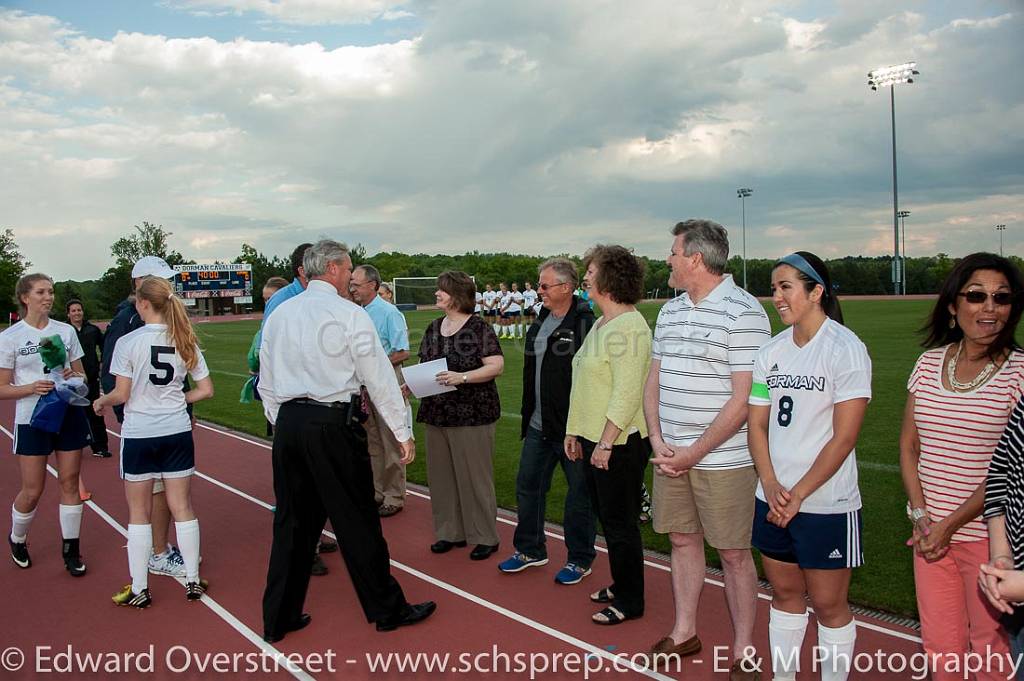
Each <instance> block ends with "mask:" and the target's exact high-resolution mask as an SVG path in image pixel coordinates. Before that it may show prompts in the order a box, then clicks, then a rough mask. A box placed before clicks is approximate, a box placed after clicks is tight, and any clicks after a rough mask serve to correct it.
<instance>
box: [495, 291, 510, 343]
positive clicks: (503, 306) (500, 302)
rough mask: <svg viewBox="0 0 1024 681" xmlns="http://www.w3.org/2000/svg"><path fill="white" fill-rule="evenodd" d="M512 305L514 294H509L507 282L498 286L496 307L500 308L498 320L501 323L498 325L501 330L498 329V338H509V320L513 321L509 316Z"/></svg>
mask: <svg viewBox="0 0 1024 681" xmlns="http://www.w3.org/2000/svg"><path fill="white" fill-rule="evenodd" d="M511 304H512V294H511V293H509V291H508V286H506V285H505V282H501V283H499V284H498V297H497V300H496V305H497V308H498V318H499V322H498V325H499V328H498V338H507V337H508V325H509V319H511V318H510V317H509V314H508V307H509V305H511Z"/></svg>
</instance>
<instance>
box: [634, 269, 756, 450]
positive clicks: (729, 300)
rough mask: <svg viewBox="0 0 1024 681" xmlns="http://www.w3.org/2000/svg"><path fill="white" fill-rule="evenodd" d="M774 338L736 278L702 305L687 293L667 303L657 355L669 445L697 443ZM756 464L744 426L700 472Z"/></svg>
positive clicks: (658, 329)
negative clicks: (735, 378) (735, 380)
mask: <svg viewBox="0 0 1024 681" xmlns="http://www.w3.org/2000/svg"><path fill="white" fill-rule="evenodd" d="M770 338H771V325H770V324H769V322H768V315H767V314H765V311H764V308H763V307H762V306H761V303H759V302H758V300H757V298H755V297H754V296H752V295H750V294H749V293H747V292H746V291H744V290H743V289H742V288H740V287H739V286H737V285H736V283H735V282H734V281H733V278H732V275H731V274H727V275H725V276H724V278H723V279H722V282H721V283H720V284H719V285H718V286H716V287H715V288H714V289H713V290H712V291H711V293H709V294H708V295H707V297H705V298H704V299H703V300H701V301H700V303H699V304H697V305H694V304H693V301H692V300H690V296H689V295H688V294H686V293H683V294H682V295H680V296H678V297H676V298H673V299H672V300H670V301H669V302H667V303H665V306H664V307H662V308H661V311H660V312H659V313H658V322H657V325H656V326H655V328H654V344H653V346H652V352H651V357H652V359H654V360H656V361H658V362H661V372H660V376H659V379H658V383H659V386H660V395H659V398H658V414H659V417H660V420H661V436H662V438H663V439H664V440H665V442H666V443H668V444H670V445H672V446H674V447H679V446H685V445H690V444H693V443H694V442H695V441H696V440H697V439H698V438H699V437H700V436H701V435H702V434H703V433H704V431H705V430H706V429H707V427H708V426H709V425H711V422H712V421H714V420H715V417H717V416H718V412H720V411H721V410H722V407H723V406H725V403H726V402H728V400H729V398H730V397H732V374H733V372H739V371H753V367H754V358H755V357H756V356H757V352H758V350H760V348H761V346H762V345H764V344H765V343H766V342H767V341H768V339H770ZM744 398H746V396H744ZM752 465H753V461H752V460H751V458H750V450H749V449H748V448H747V424H746V423H744V424H743V426H742V427H741V428H740V430H739V431H738V432H737V433H736V434H735V435H733V436H732V437H730V438H729V439H728V440H726V441H725V442H723V443H722V444H721V445H719V446H718V448H717V449H715V450H713V451H711V452H709V453H708V454H707V456H705V457H704V458H703V459H701V461H700V463H698V464H697V466H696V468H698V469H701V470H727V469H731V468H745V467H747V466H752Z"/></svg>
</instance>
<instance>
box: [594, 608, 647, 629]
mask: <svg viewBox="0 0 1024 681" xmlns="http://www.w3.org/2000/svg"><path fill="white" fill-rule="evenodd" d="M590 619H592V620H593V621H594V623H595V624H604V625H612V624H622V623H623V622H625V621H626V620H632V619H636V617H635V616H634V617H630V616H628V615H626V614H624V613H623V612H622V611H621V610H619V609H618V608H616V607H615V606H614V605H609V606H608V607H607V608H605V609H604V610H601V611H600V612H595V613H594V614H593V615H591V617H590Z"/></svg>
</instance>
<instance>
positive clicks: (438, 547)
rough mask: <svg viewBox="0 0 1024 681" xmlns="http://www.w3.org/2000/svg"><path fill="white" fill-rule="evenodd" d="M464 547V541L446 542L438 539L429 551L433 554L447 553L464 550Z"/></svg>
mask: <svg viewBox="0 0 1024 681" xmlns="http://www.w3.org/2000/svg"><path fill="white" fill-rule="evenodd" d="M465 546H466V540H465V539H463V540H462V541H448V540H447V539H438V540H437V541H436V542H434V543H433V544H431V545H430V550H431V551H432V552H434V553H448V552H449V551H451V550H452V549H454V548H456V547H458V548H460V549H461V548H464V547H465Z"/></svg>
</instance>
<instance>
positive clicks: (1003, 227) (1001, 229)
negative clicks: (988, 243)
mask: <svg viewBox="0 0 1024 681" xmlns="http://www.w3.org/2000/svg"><path fill="white" fill-rule="evenodd" d="M996 231H997V232H999V257H1000V258H1001V257H1003V232H1005V231H1006V225H996Z"/></svg>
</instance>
